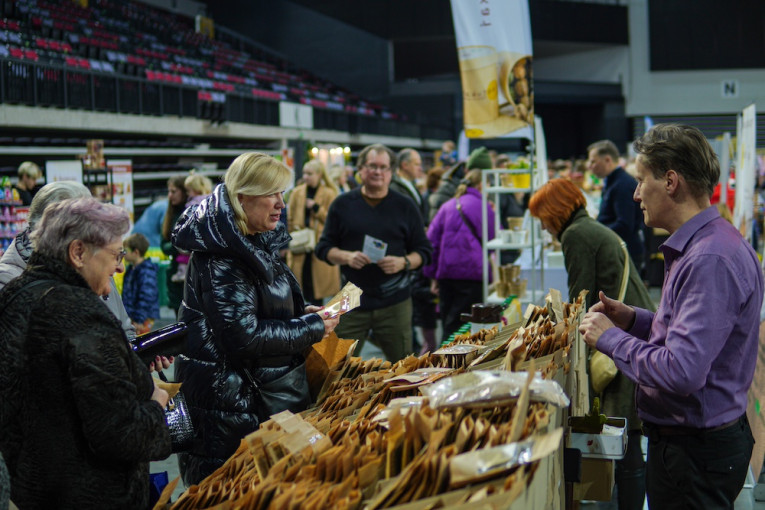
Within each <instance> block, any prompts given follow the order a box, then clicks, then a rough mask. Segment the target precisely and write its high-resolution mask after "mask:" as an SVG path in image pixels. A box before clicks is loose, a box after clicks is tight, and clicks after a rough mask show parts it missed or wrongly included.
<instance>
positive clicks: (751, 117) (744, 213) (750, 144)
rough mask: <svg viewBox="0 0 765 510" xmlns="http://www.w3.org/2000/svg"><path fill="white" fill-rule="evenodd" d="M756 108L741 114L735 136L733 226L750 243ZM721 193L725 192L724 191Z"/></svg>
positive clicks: (754, 178)
mask: <svg viewBox="0 0 765 510" xmlns="http://www.w3.org/2000/svg"><path fill="white" fill-rule="evenodd" d="M756 119H757V108H756V106H755V105H754V104H751V105H749V106H747V107H746V108H744V110H743V112H741V124H740V128H739V130H738V133H737V134H736V140H737V144H736V145H737V147H738V153H737V154H736V206H735V207H734V209H733V224H734V225H735V226H736V228H737V229H738V230H739V232H741V235H743V236H744V237H745V238H746V239H747V240H748V241H750V242H751V241H752V221H753V220H754V186H755V184H756V179H757V168H756V161H755V159H756V157H757V154H756V152H757V126H756ZM721 192H725V189H724V188H723V190H722V191H721Z"/></svg>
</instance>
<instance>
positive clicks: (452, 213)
mask: <svg viewBox="0 0 765 510" xmlns="http://www.w3.org/2000/svg"><path fill="white" fill-rule="evenodd" d="M486 219H487V225H488V236H489V239H488V240H491V239H493V238H494V211H493V210H492V206H491V203H487V205H486ZM428 239H429V240H430V243H431V244H432V245H433V263H432V264H430V265H428V266H425V268H424V269H423V272H424V274H425V276H427V277H429V278H431V281H432V285H431V291H432V292H433V293H434V294H438V306H439V308H440V310H441V321H442V323H443V338H442V341H443V340H446V339H447V338H449V335H451V334H452V333H453V332H455V331H457V330H458V329H459V328H460V326H461V325H462V323H461V320H460V314H461V313H463V312H464V313H469V312H470V307H471V305H472V304H473V303H480V302H482V301H483V282H482V276H483V275H482V271H483V267H482V264H481V257H482V256H483V255H482V254H483V250H482V246H481V171H480V170H471V171H470V172H468V174H467V175H466V176H465V178H464V179H463V180H462V182H461V183H460V185H459V187H458V188H457V191H456V193H455V194H454V198H452V199H450V200H449V201H448V202H446V203H445V204H444V205H443V206H441V208H440V209H439V210H438V213H437V214H436V216H435V218H433V221H432V222H431V223H430V227H428Z"/></svg>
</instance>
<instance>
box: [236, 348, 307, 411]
mask: <svg viewBox="0 0 765 510" xmlns="http://www.w3.org/2000/svg"><path fill="white" fill-rule="evenodd" d="M241 371H242V373H243V374H244V376H245V379H246V380H247V381H249V383H250V385H252V388H253V390H254V391H255V393H256V394H257V398H258V400H259V401H260V402H259V406H258V410H257V415H258V419H259V420H260V422H261V423H263V422H265V421H267V420H268V419H269V418H270V417H271V416H273V415H274V414H277V413H280V412H282V411H290V412H293V413H299V412H301V411H305V410H306V409H308V406H310V405H311V403H312V402H311V390H310V388H309V386H308V375H307V373H306V369H305V361H302V362H301V363H300V364H299V365H298V366H296V367H294V368H292V369H291V370H290V371H289V372H287V373H286V374H284V375H283V376H281V377H278V378H277V379H274V380H273V381H269V382H266V383H263V382H261V381H260V380H258V379H257V378H256V377H255V376H253V375H252V372H250V370H249V369H247V368H244V367H243V368H241Z"/></svg>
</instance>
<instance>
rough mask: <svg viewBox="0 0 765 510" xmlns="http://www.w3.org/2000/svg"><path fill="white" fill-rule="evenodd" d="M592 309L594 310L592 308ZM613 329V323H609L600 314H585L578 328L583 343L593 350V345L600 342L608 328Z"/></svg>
mask: <svg viewBox="0 0 765 510" xmlns="http://www.w3.org/2000/svg"><path fill="white" fill-rule="evenodd" d="M593 308H595V307H594V306H593ZM613 327H614V323H613V322H611V321H610V320H609V319H608V317H606V316H605V315H604V314H602V313H600V312H592V311H590V312H587V313H586V314H585V315H584V318H583V319H582V324H581V325H580V326H579V332H580V333H581V334H582V337H583V338H584V343H586V344H587V345H589V346H590V347H592V348H593V349H594V348H595V344H597V343H598V340H600V336H601V335H602V334H603V333H604V332H605V331H606V330H607V329H610V328H613Z"/></svg>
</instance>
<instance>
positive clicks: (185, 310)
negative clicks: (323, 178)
mask: <svg viewBox="0 0 765 510" xmlns="http://www.w3.org/2000/svg"><path fill="white" fill-rule="evenodd" d="M287 239H289V236H288V235H287V233H286V230H285V228H284V226H283V225H282V224H279V226H278V227H277V228H276V230H274V231H271V232H264V233H261V234H255V235H250V236H244V235H243V234H242V233H241V232H240V231H239V229H238V228H237V226H236V224H235V220H234V213H233V210H232V209H231V205H230V203H229V201H228V196H227V194H226V188H225V185H223V184H221V185H219V186H218V187H216V188H215V190H214V191H213V193H212V195H210V196H209V197H208V198H206V199H205V200H204V201H203V202H202V203H201V204H200V205H199V206H197V207H194V208H190V209H188V210H187V211H186V212H185V213H184V214H183V215H182V216H181V218H180V220H179V221H178V223H177V225H176V227H175V230H174V232H173V243H174V244H175V246H176V247H178V248H180V249H183V250H187V251H190V252H192V255H191V260H190V262H189V270H188V275H187V279H186V287H185V291H184V298H183V303H182V305H181V313H180V320H182V321H185V322H186V323H188V324H189V325H190V328H189V330H190V332H189V336H188V339H187V344H186V352H185V353H184V355H182V356H179V359H178V360H177V361H176V364H175V370H176V374H177V376H178V379H179V380H180V381H182V382H183V392H184V394H185V396H186V399H187V402H188V404H189V407H190V410H191V416H192V421H193V422H194V427H195V434H196V438H195V441H194V445H193V449H192V451H191V452H190V453H186V454H182V455H180V457H179V464H180V466H181V473H182V474H183V477H184V481H185V482H186V483H187V484H189V483H198V482H199V481H200V480H201V479H202V478H204V477H206V476H207V475H209V474H210V473H211V472H212V471H214V470H215V469H216V468H217V467H219V466H220V465H222V464H223V462H224V461H225V460H226V459H227V458H228V457H229V456H231V455H232V454H233V453H234V451H236V448H237V447H238V446H239V441H240V440H241V439H242V438H243V437H244V436H245V435H247V434H248V433H250V432H252V431H253V430H255V429H257V427H258V425H259V421H258V418H257V401H256V399H255V397H254V396H253V392H252V389H251V388H250V385H249V383H245V382H244V381H243V380H244V379H245V378H244V377H243V373H242V371H241V368H240V367H242V366H243V367H246V368H248V369H250V370H251V372H252V373H253V375H254V376H255V377H257V378H259V379H260V380H262V381H264V382H267V381H269V380H273V379H275V378H276V377H278V376H280V375H282V374H284V373H286V372H287V371H288V370H289V368H290V366H294V365H295V364H297V363H299V362H300V361H302V360H303V359H302V352H303V350H305V349H306V348H307V347H308V346H310V345H311V344H313V343H315V342H318V341H319V340H321V338H322V337H323V336H324V322H323V321H322V319H321V318H320V317H319V316H318V315H316V314H313V313H312V314H303V310H304V308H305V304H304V301H303V295H302V292H301V291H300V287H299V286H298V284H297V280H296V279H295V276H294V275H293V274H292V272H291V271H290V270H289V268H288V267H287V265H286V264H284V263H283V262H282V261H281V259H280V258H279V253H278V248H279V246H281V245H282V244H283V243H284V242H285V241H286V240H287ZM266 367H268V368H266Z"/></svg>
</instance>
